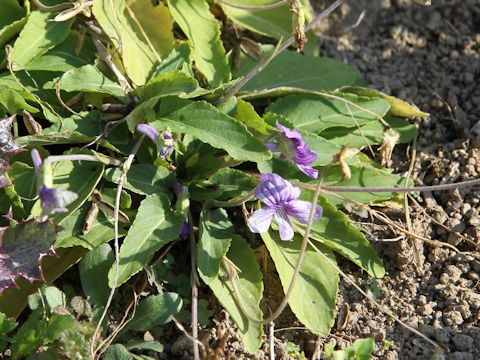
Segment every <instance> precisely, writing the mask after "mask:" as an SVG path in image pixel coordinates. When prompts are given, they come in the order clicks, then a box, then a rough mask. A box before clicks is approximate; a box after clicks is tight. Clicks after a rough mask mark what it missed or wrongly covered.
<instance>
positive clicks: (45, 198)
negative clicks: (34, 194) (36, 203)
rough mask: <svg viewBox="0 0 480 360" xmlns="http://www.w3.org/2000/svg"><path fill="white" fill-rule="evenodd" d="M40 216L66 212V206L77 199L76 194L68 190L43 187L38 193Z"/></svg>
mask: <svg viewBox="0 0 480 360" xmlns="http://www.w3.org/2000/svg"><path fill="white" fill-rule="evenodd" d="M39 196H40V201H41V205H42V216H48V215H49V214H56V213H60V212H67V211H68V209H67V206H68V205H70V204H71V203H72V202H74V201H75V200H76V199H77V197H78V196H77V194H75V193H74V192H73V191H70V190H64V189H55V188H49V187H48V186H46V185H43V186H42V187H41V188H40V192H39Z"/></svg>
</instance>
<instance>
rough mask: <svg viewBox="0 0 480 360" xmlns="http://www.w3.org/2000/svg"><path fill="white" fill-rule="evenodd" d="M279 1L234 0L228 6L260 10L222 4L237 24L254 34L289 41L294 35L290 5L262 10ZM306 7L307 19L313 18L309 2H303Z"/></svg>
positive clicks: (226, 12)
mask: <svg viewBox="0 0 480 360" xmlns="http://www.w3.org/2000/svg"><path fill="white" fill-rule="evenodd" d="M277 2H278V1H277V0H233V1H229V2H228V4H233V5H239V6H256V7H259V8H260V9H258V10H250V9H248V10H247V9H239V8H238V7H234V6H229V5H228V4H226V3H221V4H222V8H223V11H224V12H225V14H226V15H227V16H228V17H229V18H230V19H231V20H233V21H234V22H235V23H237V24H239V25H241V26H243V27H244V28H246V29H248V30H251V31H253V32H256V33H259V34H262V35H266V36H270V37H273V38H276V39H280V37H283V38H284V39H288V38H289V37H290V36H291V35H292V12H291V10H290V7H289V6H288V4H285V5H284V6H281V7H277V8H275V9H269V10H264V9H263V10H262V9H261V7H262V6H265V5H271V4H274V3H277ZM301 2H302V3H303V5H304V9H305V15H306V19H307V21H308V19H310V18H311V16H310V11H309V10H310V9H309V6H308V1H301Z"/></svg>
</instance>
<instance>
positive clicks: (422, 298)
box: [418, 295, 427, 305]
mask: <svg viewBox="0 0 480 360" xmlns="http://www.w3.org/2000/svg"><path fill="white" fill-rule="evenodd" d="M426 303H427V297H426V296H425V295H420V296H419V297H418V305H425V304H426Z"/></svg>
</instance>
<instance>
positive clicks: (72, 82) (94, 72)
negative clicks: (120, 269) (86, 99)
mask: <svg viewBox="0 0 480 360" xmlns="http://www.w3.org/2000/svg"><path fill="white" fill-rule="evenodd" d="M57 86H58V87H59V88H60V89H62V90H64V91H67V92H72V91H81V92H94V93H100V94H108V95H111V96H114V97H116V98H117V99H119V100H121V101H122V102H123V103H125V104H126V103H128V100H127V98H126V96H125V93H124V92H123V90H122V87H121V86H120V85H119V84H117V83H115V82H113V81H111V80H110V79H108V78H107V77H106V76H105V75H103V74H102V73H101V72H100V71H99V70H98V69H97V68H96V67H95V66H93V65H85V66H82V67H80V68H75V69H73V70H70V71H67V72H66V73H65V74H63V75H62V77H60V78H59V79H54V80H53V81H51V82H48V83H46V84H45V85H44V88H45V89H56V88H57Z"/></svg>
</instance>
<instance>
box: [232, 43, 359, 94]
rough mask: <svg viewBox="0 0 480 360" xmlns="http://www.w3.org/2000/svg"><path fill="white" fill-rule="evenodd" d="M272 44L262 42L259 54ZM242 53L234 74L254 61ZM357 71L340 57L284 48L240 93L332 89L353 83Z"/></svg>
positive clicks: (267, 51) (242, 72) (240, 73)
mask: <svg viewBox="0 0 480 360" xmlns="http://www.w3.org/2000/svg"><path fill="white" fill-rule="evenodd" d="M272 51H273V46H269V45H268V46H264V50H263V52H262V54H261V56H262V57H263V56H268V55H269V54H271V52H272ZM256 63H257V61H254V60H252V59H250V58H248V57H246V56H243V57H242V58H241V66H240V69H238V70H237V71H236V72H234V76H235V77H240V76H244V75H246V74H247V73H248V72H249V71H250V70H251V69H252V68H253V67H254V66H255V65H256ZM358 79H359V74H358V71H357V70H356V69H354V68H353V67H350V66H348V65H345V64H344V63H342V62H341V61H338V60H334V59H330V58H322V57H314V56H308V55H302V54H300V53H297V52H294V51H284V52H283V53H281V54H280V55H278V56H277V57H276V58H275V59H273V60H272V61H271V62H270V64H268V66H267V67H266V68H265V69H264V70H263V71H261V72H260V73H259V74H258V75H257V76H255V77H254V78H253V79H252V80H250V81H249V82H248V83H247V84H246V85H245V86H244V87H243V88H242V90H241V92H240V93H242V94H244V95H246V94H248V96H250V95H251V96H259V95H261V96H266V95H268V96H270V95H272V94H274V93H275V92H278V91H280V92H288V91H290V92H292V91H298V89H299V90H302V89H303V90H314V91H315V90H317V91H318V90H334V89H337V88H340V87H342V86H348V85H352V84H354V83H356V82H357V81H358Z"/></svg>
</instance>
